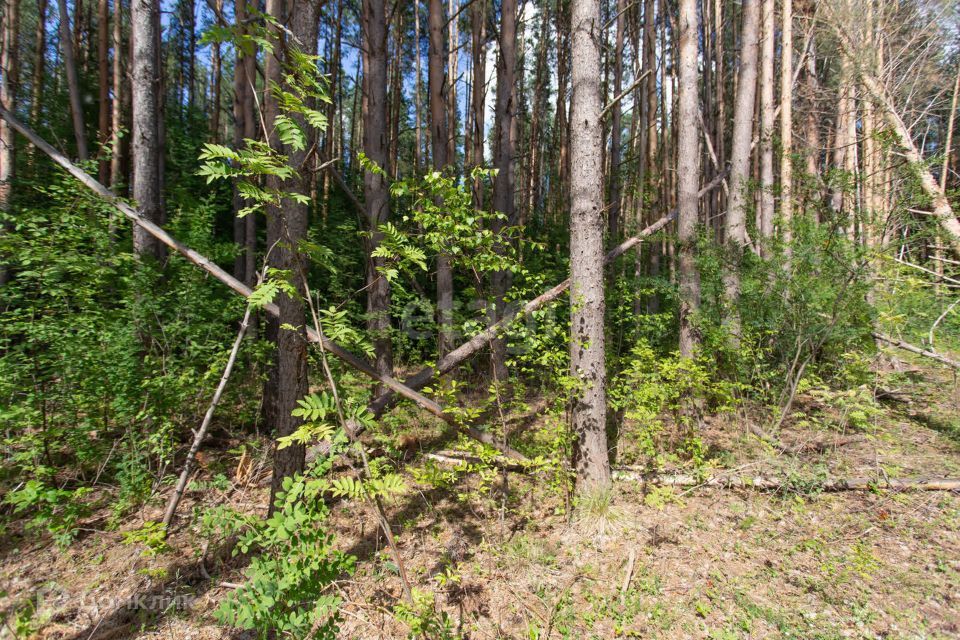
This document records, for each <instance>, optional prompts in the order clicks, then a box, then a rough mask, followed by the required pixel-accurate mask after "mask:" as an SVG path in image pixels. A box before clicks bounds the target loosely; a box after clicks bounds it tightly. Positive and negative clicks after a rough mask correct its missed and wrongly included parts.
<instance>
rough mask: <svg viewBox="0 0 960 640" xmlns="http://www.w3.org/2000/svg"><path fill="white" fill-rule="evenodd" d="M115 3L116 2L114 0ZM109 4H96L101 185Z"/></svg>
mask: <svg viewBox="0 0 960 640" xmlns="http://www.w3.org/2000/svg"><path fill="white" fill-rule="evenodd" d="M114 2H117V0H114ZM109 25H110V3H109V2H108V1H107V0H98V2H97V82H98V83H99V87H98V88H99V90H100V91H99V96H98V97H99V101H98V103H97V104H98V109H99V112H98V114H97V126H98V127H99V130H98V131H97V140H98V142H99V143H100V145H101V149H100V151H99V152H98V155H99V156H100V164H99V178H100V183H101V184H108V183H109V182H110V158H109V157H108V156H107V144H108V143H109V142H110V117H111V116H112V113H111V105H110V26H109Z"/></svg>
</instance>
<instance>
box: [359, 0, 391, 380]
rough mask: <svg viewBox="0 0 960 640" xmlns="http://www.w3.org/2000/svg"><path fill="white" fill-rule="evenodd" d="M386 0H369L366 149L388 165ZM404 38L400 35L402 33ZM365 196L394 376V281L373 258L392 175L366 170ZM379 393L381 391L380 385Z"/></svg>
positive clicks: (378, 308)
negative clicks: (392, 290)
mask: <svg viewBox="0 0 960 640" xmlns="http://www.w3.org/2000/svg"><path fill="white" fill-rule="evenodd" d="M384 4H385V3H384V0H363V42H364V47H363V51H364V54H363V84H364V87H363V93H364V101H363V107H364V109H363V152H364V153H365V154H366V156H367V158H368V159H369V160H370V161H371V162H373V163H374V164H376V165H377V166H379V167H380V168H381V169H384V170H385V169H386V167H387V162H388V152H387V23H386V7H385V6H384ZM398 36H399V34H398ZM363 198H364V208H365V214H366V219H367V220H366V222H367V232H368V233H369V234H370V235H369V238H368V240H367V259H366V270H367V273H366V276H367V287H366V288H367V331H369V332H370V334H371V336H373V345H374V353H375V360H376V362H375V366H376V369H377V372H378V373H380V374H381V375H386V376H392V375H393V346H392V343H391V338H390V283H389V282H388V281H387V279H386V277H385V276H384V275H383V274H382V273H380V269H381V268H382V267H383V266H384V262H383V258H375V257H373V255H372V254H373V252H374V251H375V250H376V249H377V247H379V246H380V242H381V241H382V239H383V234H382V233H380V230H379V228H380V225H382V224H383V223H385V222H386V221H387V218H388V217H389V216H390V193H389V186H388V185H387V180H386V178H385V177H384V176H383V175H382V174H380V173H375V172H373V171H364V174H363ZM377 392H378V393H379V389H377Z"/></svg>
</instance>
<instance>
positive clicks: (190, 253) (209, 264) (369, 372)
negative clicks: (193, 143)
mask: <svg viewBox="0 0 960 640" xmlns="http://www.w3.org/2000/svg"><path fill="white" fill-rule="evenodd" d="M0 117H2V118H3V119H4V120H6V121H7V122H9V123H10V125H11V126H12V127H13V128H14V129H16V130H17V131H19V132H20V133H21V134H23V136H24V137H25V138H27V139H28V140H29V141H30V142H31V143H33V144H34V145H35V146H36V147H37V148H38V149H40V150H41V151H43V152H44V153H46V154H47V155H48V156H50V158H51V159H52V160H53V161H54V162H56V163H57V164H58V165H60V166H61V167H63V168H64V169H65V170H66V171H67V173H69V174H70V175H71V176H73V177H74V178H76V179H77V180H78V181H79V182H80V183H81V184H83V185H84V186H85V187H87V188H88V189H90V190H91V191H93V192H94V193H96V194H97V195H98V196H100V197H101V198H103V199H104V200H105V201H106V202H108V203H110V204H111V205H113V207H114V208H116V209H117V211H119V212H120V213H121V214H123V216H124V217H125V218H127V219H128V220H130V221H131V222H133V223H134V224H135V225H138V226H139V227H140V228H142V229H143V230H144V231H146V232H147V233H149V234H150V235H151V236H153V237H154V238H156V239H157V240H159V241H160V242H162V243H163V244H165V245H166V246H168V247H169V248H171V249H173V250H174V251H176V252H177V253H179V254H180V255H182V256H183V257H184V258H186V259H187V260H188V261H189V262H191V263H193V264H195V265H196V266H198V267H200V268H201V269H203V270H204V271H206V272H207V273H209V274H210V275H211V276H213V277H214V278H216V279H217V280H219V281H220V282H222V283H223V284H225V285H227V286H228V287H229V288H230V289H232V290H233V291H234V292H236V293H238V294H240V295H241V296H243V297H245V298H248V297H250V294H252V293H253V290H252V289H251V288H250V287H248V286H247V285H245V284H243V283H242V282H240V281H239V280H237V279H236V278H234V277H233V276H232V275H230V274H229V273H227V272H226V271H224V270H223V269H222V268H220V267H219V266H218V265H217V264H216V263H214V262H213V261H212V260H210V259H209V258H207V257H206V256H204V255H203V254H201V253H198V252H197V251H194V250H193V249H191V248H190V247H188V246H186V245H184V244H183V243H181V242H179V241H178V240H176V239H175V238H174V237H173V236H171V235H170V234H169V233H167V232H166V231H164V230H163V229H162V228H161V227H160V226H159V225H157V224H155V223H153V222H151V221H150V220H147V219H146V218H143V217H142V216H140V215H139V214H138V213H137V212H136V210H134V209H133V207H131V206H130V205H128V204H127V203H126V202H124V201H123V200H121V199H120V198H118V197H117V195H116V194H114V193H113V192H112V191H110V190H109V189H107V188H106V187H105V186H103V185H102V184H100V183H99V182H97V181H96V180H95V179H94V178H93V177H91V176H90V175H89V174H87V173H86V172H84V171H83V170H82V169H80V168H79V167H78V166H77V165H75V164H74V163H73V162H71V161H70V160H69V159H68V158H67V157H66V156H64V155H63V154H62V153H60V152H59V151H57V150H56V149H54V148H53V147H52V146H51V145H50V144H49V143H48V142H47V141H46V140H44V139H43V138H41V137H40V136H39V135H37V134H36V133H35V132H34V131H33V130H32V129H30V128H29V127H27V126H26V125H24V124H23V123H21V122H20V121H19V120H17V119H16V118H15V117H14V116H13V115H12V114H11V113H10V112H9V111H7V109H6V108H4V107H3V106H0ZM264 310H265V311H266V312H267V313H269V314H271V315H273V316H275V317H279V314H280V311H279V308H278V307H277V305H276V304H268V305H266V306H265V307H264ZM307 339H308V340H310V342H314V343H318V344H320V345H321V346H322V347H323V348H324V349H325V350H327V351H329V352H330V353H332V354H333V355H335V356H336V357H337V358H339V359H340V360H341V361H342V362H344V363H346V364H347V365H349V366H350V367H352V368H354V369H356V370H357V371H359V372H360V373H363V374H364V375H366V376H368V377H370V378H372V379H374V380H376V381H377V382H379V383H380V384H382V385H383V386H385V387H386V388H388V389H390V391H391V392H393V393H395V394H397V395H399V396H402V397H404V398H407V399H408V400H411V401H413V402H414V403H415V404H417V406H419V407H420V408H422V409H424V410H425V411H427V412H428V413H431V414H433V415H435V416H437V417H438V418H440V419H441V420H443V421H444V422H446V423H447V424H450V425H451V426H453V427H454V428H456V429H457V430H458V431H460V432H461V433H463V434H464V435H466V436H468V437H470V438H473V439H474V440H478V441H479V442H482V443H483V444H486V445H488V446H490V447H493V448H494V449H496V450H497V451H499V452H500V453H502V454H503V455H505V456H507V457H508V458H512V459H514V460H524V459H525V456H524V455H523V454H522V453H520V452H518V451H516V450H515V449H512V448H510V447H508V446H507V445H505V444H502V443H500V442H498V441H497V439H496V438H495V437H494V436H493V435H492V434H490V433H486V432H484V431H481V430H479V429H475V428H473V427H470V426H465V425H463V424H461V423H460V420H459V419H458V418H457V417H456V416H455V415H453V414H451V413H448V412H447V411H446V410H445V409H444V408H443V407H442V406H441V405H440V404H438V403H437V402H435V401H433V400H431V399H430V398H428V397H426V396H424V395H423V394H421V393H419V392H418V391H416V390H415V389H412V388H410V387H409V386H407V385H405V384H403V383H402V382H400V381H399V380H396V379H395V378H393V377H391V376H386V375H382V374H380V373H379V372H378V371H377V370H376V369H375V368H374V367H373V366H371V365H370V364H368V363H367V362H364V361H363V360H362V359H360V358H359V357H357V356H356V355H354V354H353V353H351V352H350V351H348V350H347V349H344V348H343V347H341V346H340V345H339V344H337V343H335V342H333V341H332V340H330V339H329V338H327V337H325V336H321V335H320V333H319V332H317V330H316V329H314V328H313V327H307Z"/></svg>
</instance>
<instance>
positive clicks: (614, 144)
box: [607, 0, 627, 245]
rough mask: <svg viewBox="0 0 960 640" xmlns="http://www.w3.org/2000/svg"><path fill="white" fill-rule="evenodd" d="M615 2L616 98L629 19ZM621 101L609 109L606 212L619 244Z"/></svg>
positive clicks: (623, 2) (620, 1)
mask: <svg viewBox="0 0 960 640" xmlns="http://www.w3.org/2000/svg"><path fill="white" fill-rule="evenodd" d="M615 6H616V11H617V17H616V23H617V27H616V28H617V34H616V40H615V41H614V42H615V45H614V61H613V95H614V97H615V98H617V97H619V96H620V93H621V92H622V91H623V48H624V29H625V23H626V20H627V16H626V11H627V0H617V3H616V5H615ZM621 105H622V101H621V100H619V99H618V100H616V102H615V103H614V105H613V107H612V108H611V110H610V171H609V176H610V205H609V212H608V213H607V236H608V237H607V242H608V243H609V244H610V245H616V244H617V242H619V238H620V198H621V188H620V183H621V172H620V162H621V159H622V155H623V152H622V149H621V146H622V144H621V142H622V141H621V136H622V131H621V130H622V129H623V122H622V114H623V108H622V106H621Z"/></svg>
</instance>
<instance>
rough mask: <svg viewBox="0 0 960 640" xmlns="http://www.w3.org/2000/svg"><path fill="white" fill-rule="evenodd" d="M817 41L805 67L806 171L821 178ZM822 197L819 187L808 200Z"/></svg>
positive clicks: (808, 196) (811, 44) (817, 199)
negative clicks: (817, 103) (817, 104)
mask: <svg viewBox="0 0 960 640" xmlns="http://www.w3.org/2000/svg"><path fill="white" fill-rule="evenodd" d="M814 46H815V43H814V42H812V41H811V43H810V49H809V51H807V57H806V62H805V63H804V69H803V85H804V93H805V98H806V101H805V105H804V107H805V108H804V111H805V113H804V118H803V129H804V134H803V137H804V141H803V142H804V145H805V146H806V149H805V160H806V166H805V173H806V174H807V177H808V178H812V179H814V180H819V178H820V146H821V143H820V122H819V120H818V119H817V109H816V108H815V106H816V100H817V95H818V94H819V92H820V82H819V78H818V77H817V57H816V50H815V49H814ZM821 197H822V195H821V193H820V191H819V189H818V188H816V189H814V193H812V194H809V195H807V202H808V203H809V202H817V201H819V200H820V198H821Z"/></svg>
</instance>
